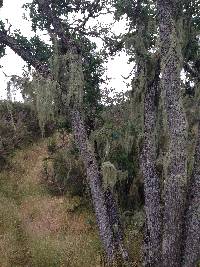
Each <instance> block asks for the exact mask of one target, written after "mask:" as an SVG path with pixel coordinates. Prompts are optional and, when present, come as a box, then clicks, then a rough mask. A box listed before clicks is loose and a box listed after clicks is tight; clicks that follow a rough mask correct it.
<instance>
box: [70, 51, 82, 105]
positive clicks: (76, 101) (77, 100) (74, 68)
mask: <svg viewBox="0 0 200 267" xmlns="http://www.w3.org/2000/svg"><path fill="white" fill-rule="evenodd" d="M68 85H69V86H68V92H67V94H68V97H67V99H68V101H69V102H68V104H72V105H75V106H78V107H81V105H82V102H83V88H84V75H83V69H82V62H81V57H80V55H78V54H77V53H74V52H73V51H70V53H69V84H68Z"/></svg>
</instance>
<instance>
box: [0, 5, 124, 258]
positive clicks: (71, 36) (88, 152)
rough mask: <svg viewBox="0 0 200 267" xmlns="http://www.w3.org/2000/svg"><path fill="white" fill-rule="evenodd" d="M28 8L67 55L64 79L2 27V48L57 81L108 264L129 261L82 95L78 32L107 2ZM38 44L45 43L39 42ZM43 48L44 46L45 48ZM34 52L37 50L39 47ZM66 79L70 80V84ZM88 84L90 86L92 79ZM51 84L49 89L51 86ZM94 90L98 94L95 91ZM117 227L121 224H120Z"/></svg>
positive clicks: (18, 36) (34, 18) (81, 48)
mask: <svg viewBox="0 0 200 267" xmlns="http://www.w3.org/2000/svg"><path fill="white" fill-rule="evenodd" d="M27 7H29V9H30V16H31V19H32V23H33V24H32V25H33V30H35V31H36V29H37V28H39V29H41V30H44V29H45V30H47V31H48V33H49V35H50V36H51V39H52V40H53V41H54V42H55V43H56V45H57V49H59V50H58V51H59V53H60V54H61V57H60V58H64V59H65V55H66V60H65V61H64V66H63V71H64V76H65V77H64V78H61V79H56V78H55V77H56V76H55V75H54V73H53V72H52V71H51V69H50V68H49V64H48V62H47V61H46V58H44V57H43V58H41V57H38V53H36V50H34V47H33V45H31V44H30V43H27V42H26V39H24V38H22V37H21V36H20V35H19V34H17V36H16V35H15V36H14V37H13V36H9V35H8V33H7V31H6V30H5V28H4V27H2V31H1V32H0V41H1V43H2V44H3V45H7V46H9V47H10V48H11V49H12V50H13V51H14V52H15V53H17V54H18V55H19V56H21V57H22V58H23V59H24V60H25V61H26V62H27V63H28V64H29V65H30V66H32V67H34V68H35V70H36V71H37V72H38V73H39V75H41V76H42V77H43V78H45V79H46V80H47V81H48V80H49V81H53V80H55V82H56V85H55V86H56V88H58V87H59V88H60V90H61V92H62V95H63V96H64V101H65V106H64V108H65V112H68V113H69V114H70V118H71V125H72V130H73V134H74V137H75V141H76V144H77V147H78V149H79V151H80V154H81V156H82V159H83V162H84V164H85V168H86V170H87V177H88V182H89V185H90V189H91V195H92V200H93V204H94V209H95V213H96V218H97V223H98V227H99V233H100V237H101V240H102V243H103V246H104V249H105V251H106V254H107V258H108V260H109V262H114V261H115V260H116V256H117V254H118V253H119V254H121V256H122V258H123V259H124V260H125V261H127V260H128V254H127V251H126V249H125V247H124V244H123V235H122V232H121V229H117V230H116V229H115V233H114V229H113V227H114V225H113V224H115V225H116V222H117V223H118V221H119V217H118V214H117V211H115V210H112V213H110V210H109V207H110V203H112V205H113V204H114V199H113V197H112V195H111V194H109V204H108V197H107V198H106V195H105V193H104V190H103V187H102V181H101V171H100V168H99V165H98V163H97V160H96V156H95V152H94V150H93V148H92V146H91V145H90V143H89V140H88V133H87V130H86V125H85V121H84V107H83V105H84V104H83V95H84V82H85V79H84V78H86V77H84V72H83V64H82V59H83V55H84V50H83V47H82V45H81V42H82V41H83V40H84V37H83V36H81V35H80V33H79V30H78V29H84V26H85V24H86V22H87V21H88V20H89V18H90V17H94V16H95V14H96V13H97V14H98V12H99V11H101V10H102V9H103V8H104V7H105V2H104V1H102V3H100V1H94V2H93V3H90V1H85V3H82V1H75V2H74V1H68V2H67V3H63V2H62V1H41V0H38V1H36V0H35V1H33V2H32V3H31V4H30V5H27ZM79 11H81V12H82V14H84V17H83V20H82V21H80V20H79V21H80V22H79V24H78V25H77V26H76V27H74V28H70V24H69V22H68V20H67V19H68V16H70V13H72V12H74V13H77V12H79ZM62 15H64V16H65V17H66V21H64V20H62V19H61V16H62ZM37 44H42V43H41V42H38V43H37ZM44 47H45V45H44V44H43V48H44ZM35 48H36V49H38V45H37V46H36V47H35ZM40 48H41V47H40ZM55 48H56V47H55ZM37 52H38V50H37ZM85 59H86V57H85ZM58 60H59V59H58ZM62 63H63V62H62ZM59 64H60V62H59ZM53 71H54V70H53ZM66 77H67V79H68V80H67V81H66ZM89 80H90V83H91V82H92V78H91V76H90V77H89ZM48 84H49V85H50V84H51V83H50V82H49V83H48ZM98 84H99V83H98ZM90 86H94V85H90ZM93 89H94V90H95V88H93ZM90 90H91V89H90ZM96 99H98V98H96ZM113 216H114V219H113ZM112 223H113V224H112ZM118 225H120V224H119V223H118Z"/></svg>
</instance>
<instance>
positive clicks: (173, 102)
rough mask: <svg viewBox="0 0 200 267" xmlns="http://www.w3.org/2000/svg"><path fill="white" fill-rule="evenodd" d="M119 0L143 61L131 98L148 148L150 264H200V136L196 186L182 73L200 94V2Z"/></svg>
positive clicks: (144, 161) (134, 51)
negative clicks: (199, 211) (199, 200)
mask: <svg viewBox="0 0 200 267" xmlns="http://www.w3.org/2000/svg"><path fill="white" fill-rule="evenodd" d="M155 4H156V5H155ZM115 7H116V10H117V13H116V14H117V16H116V17H117V18H118V19H119V18H120V16H121V15H124V14H126V15H127V17H128V18H129V20H130V28H129V32H128V34H126V35H125V36H124V37H123V39H122V40H123V42H124V43H125V45H126V47H127V48H128V53H129V54H130V55H131V57H132V59H131V60H135V62H136V72H135V78H134V79H133V92H132V97H133V105H134V110H135V120H136V123H137V125H138V128H139V132H140V134H139V135H138V151H140V149H141V148H142V149H141V152H139V153H140V166H141V171H142V173H143V177H144V191H145V213H146V227H145V240H144V241H145V244H144V249H145V251H144V253H145V258H144V261H145V265H146V266H195V265H196V263H197V261H198V259H199V227H200V224H199V219H198V218H197V214H198V210H199V204H198V203H197V198H198V197H199V195H198V193H197V192H199V181H200V177H199V174H198V167H197V165H196V160H197V158H198V149H199V148H198V146H199V143H198V136H195V138H197V144H196V152H195V161H194V162H195V163H194V166H193V172H192V179H190V182H189V183H190V184H193V185H190V186H188V181H189V178H188V177H189V175H188V165H187V164H188V161H189V160H190V157H191V155H188V151H187V146H188V133H190V131H191V128H190V127H191V114H190V117H189V116H188V113H189V112H188V110H187V116H186V106H187V105H186V104H185V102H186V103H187V101H188V100H187V99H186V100H185V101H184V102H183V98H182V91H181V90H183V88H184V85H183V83H181V80H180V73H181V70H182V69H183V68H184V70H185V72H186V76H187V78H188V79H189V81H190V82H191V81H193V82H194V83H195V86H194V88H195V95H198V88H199V87H198V83H199V82H198V77H199V76H198V74H197V72H198V71H197V72H196V70H197V69H196V68H195V66H196V64H197V63H196V62H198V61H199V52H198V51H199V44H198V33H199V25H200V24H199V21H198V19H197V17H198V14H199V8H198V7H199V1H173V2H172V1H157V2H156V3H155V1H127V2H126V3H125V2H123V1H115ZM156 14H157V17H156ZM157 18H158V20H157ZM157 27H158V28H159V32H157ZM149 29H150V30H149ZM157 39H158V40H157ZM190 64H191V65H192V67H191V69H190V67H189V66H190ZM193 71H194V72H193ZM192 77H193V78H192ZM194 77H195V79H194ZM186 86H187V82H186V83H185V87H186ZM189 87H190V86H189ZM187 93H188V91H187V92H186V94H187ZM190 97H191V96H190ZM196 101H197V99H196ZM183 103H184V104H185V105H184V104H183ZM138 110H139V112H138ZM188 119H189V124H190V125H189V126H188ZM197 120H199V117H198V119H197ZM193 123H195V122H194V118H193ZM141 136H142V137H141ZM162 139H163V140H162ZM194 177H195V178H194ZM161 178H162V179H161ZM162 187H163V188H164V189H162ZM186 192H187V193H186ZM186 194H188V197H187V198H186ZM191 195H192V196H193V197H191ZM186 199H187V201H186ZM162 203H163V204H162ZM186 203H187V204H186ZM163 210H164V211H163ZM185 214H187V215H186V217H185ZM189 225H190V230H189ZM184 240H185V241H184ZM189 240H190V241H189ZM192 240H194V243H193V241H192ZM182 243H184V245H182ZM189 244H190V245H189ZM189 246H190V247H191V248H192V251H191V250H190V249H189ZM189 251H190V252H189ZM186 259H187V260H186Z"/></svg>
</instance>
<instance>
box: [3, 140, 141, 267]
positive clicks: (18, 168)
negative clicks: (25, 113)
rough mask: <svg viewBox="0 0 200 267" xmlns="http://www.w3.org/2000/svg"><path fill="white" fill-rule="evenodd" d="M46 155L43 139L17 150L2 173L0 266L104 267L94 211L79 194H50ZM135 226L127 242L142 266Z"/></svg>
mask: <svg viewBox="0 0 200 267" xmlns="http://www.w3.org/2000/svg"><path fill="white" fill-rule="evenodd" d="M46 156H47V151H46V143H45V141H40V142H38V143H37V144H34V145H32V146H29V147H27V148H25V149H23V150H21V151H17V152H16V154H15V155H14V157H13V158H12V159H11V165H10V167H9V168H8V169H6V170H4V171H2V172H1V173H0V255H1V256H0V267H62V266H65V267H66V266H69V267H90V266H91V267H100V266H102V265H101V259H102V257H103V256H102V255H103V253H102V248H101V244H100V241H99V238H98V234H97V228H96V224H95V217H94V214H93V212H92V210H91V209H90V208H88V207H87V206H86V205H83V200H82V199H80V198H78V197H73V198H70V197H67V196H62V197H55V196H52V195H50V193H49V191H48V190H47V189H46V188H45V186H44V185H43V184H42V183H41V170H42V166H43V159H44V158H45V157H46ZM131 231H132V229H129V230H128V232H127V236H128V240H127V242H128V243H129V246H130V247H131V254H132V255H133V256H134V258H135V264H134V265H133V266H139V265H138V262H139V254H140V247H141V237H140V236H139V235H138V234H136V235H133V233H132V232H131ZM130 236H131V239H130Z"/></svg>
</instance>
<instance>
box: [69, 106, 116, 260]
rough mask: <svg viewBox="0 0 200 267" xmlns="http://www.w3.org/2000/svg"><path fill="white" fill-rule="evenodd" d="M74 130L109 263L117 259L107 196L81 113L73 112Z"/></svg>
mask: <svg viewBox="0 0 200 267" xmlns="http://www.w3.org/2000/svg"><path fill="white" fill-rule="evenodd" d="M71 120H72V129H73V133H74V137H75V141H76V145H77V147H78V149H79V151H80V153H81V156H82V159H83V161H84V164H85V167H86V170H87V177H88V182H89V186H90V190H91V194H92V201H93V205H94V209H95V213H96V219H97V224H98V227H99V234H100V237H101V240H102V242H103V246H104V249H105V251H106V254H107V256H108V259H109V261H111V262H112V261H113V260H114V258H115V243H114V239H113V233H112V229H111V225H110V222H109V216H108V213H107V208H106V203H105V196H104V192H103V190H102V185H101V178H100V173H99V169H98V163H97V161H96V158H95V154H94V153H93V151H92V149H91V147H90V145H89V142H88V138H87V132H86V129H85V125H84V122H83V119H82V116H81V113H80V111H78V110H72V111H71Z"/></svg>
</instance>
